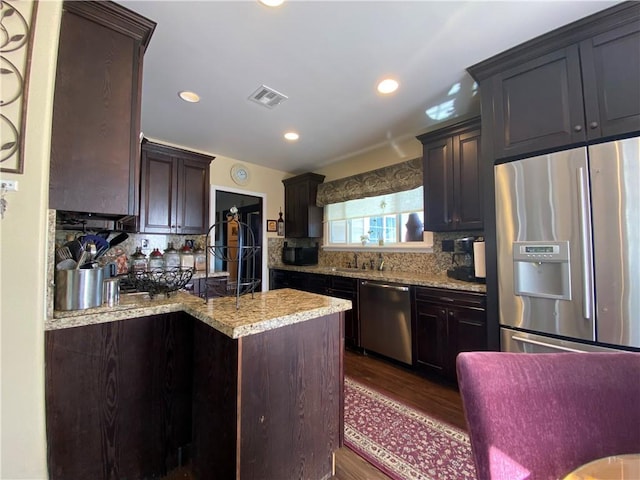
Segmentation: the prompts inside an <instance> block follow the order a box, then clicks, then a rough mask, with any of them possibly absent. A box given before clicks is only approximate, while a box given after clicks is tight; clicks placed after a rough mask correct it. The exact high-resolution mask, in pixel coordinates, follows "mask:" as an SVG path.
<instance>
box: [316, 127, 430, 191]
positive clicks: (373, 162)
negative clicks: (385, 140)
mask: <svg viewBox="0 0 640 480" xmlns="http://www.w3.org/2000/svg"><path fill="white" fill-rule="evenodd" d="M417 157H422V143H420V141H419V140H418V139H417V138H408V139H405V140H403V141H398V142H395V143H394V145H393V146H392V145H391V144H386V145H383V146H381V147H379V148H375V149H372V150H368V151H366V152H363V153H360V154H358V155H354V156H352V157H349V158H347V159H345V160H342V161H340V162H336V163H332V164H331V165H327V166H325V167H320V168H317V169H314V170H313V171H314V172H315V173H319V174H320V175H325V177H326V178H325V179H324V181H325V182H330V181H331V180H336V179H338V178H344V177H348V176H351V175H356V174H358V173H362V172H368V171H370V170H375V169H377V168H382V167H386V166H388V165H393V164H396V163H400V162H405V161H407V160H411V159H413V158H417Z"/></svg>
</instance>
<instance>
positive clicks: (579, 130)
mask: <svg viewBox="0 0 640 480" xmlns="http://www.w3.org/2000/svg"><path fill="white" fill-rule="evenodd" d="M573 131H574V132H581V131H582V125H576V126H575V127H573Z"/></svg>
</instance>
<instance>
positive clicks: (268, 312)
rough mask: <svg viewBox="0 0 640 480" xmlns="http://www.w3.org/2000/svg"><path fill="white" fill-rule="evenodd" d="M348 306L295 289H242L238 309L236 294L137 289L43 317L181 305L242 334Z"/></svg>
mask: <svg viewBox="0 0 640 480" xmlns="http://www.w3.org/2000/svg"><path fill="white" fill-rule="evenodd" d="M350 308H351V301H350V300H342V299H339V298H333V297H327V296H324V295H317V294H314V293H307V292H301V291H298V290H292V289H282V290H272V291H269V292H260V293H255V294H254V295H253V296H252V295H243V296H241V297H240V308H238V309H236V297H219V298H212V299H209V301H208V302H205V301H204V300H203V299H202V298H199V297H196V296H194V295H189V294H188V293H185V292H176V293H175V294H173V295H172V296H171V297H170V298H165V297H156V298H154V299H151V298H149V295H148V294H142V293H133V294H125V295H121V296H120V304H119V305H117V306H115V307H106V306H102V307H97V308H90V309H86V310H72V311H54V312H53V318H52V319H49V320H47V321H46V323H45V330H57V329H61V328H71V327H80V326H85V325H95V324H98V323H105V322H113V321H118V320H126V319H130V318H137V317H146V316H149V315H157V314H163V313H171V312H180V311H183V312H186V313H188V314H189V315H191V316H193V317H195V318H197V319H198V320H200V321H202V322H204V323H206V324H207V325H209V326H211V327H213V328H215V329H216V330H218V331H219V332H221V333H224V334H225V335H227V336H228V337H231V338H240V337H244V336H247V335H253V334H256V333H260V332H264V331H267V330H273V329H276V328H280V327H284V326H286V325H292V324H294V323H299V322H304V321H306V320H311V319H313V318H317V317H321V316H324V315H329V314H332V313H338V312H343V311H346V310H349V309H350Z"/></svg>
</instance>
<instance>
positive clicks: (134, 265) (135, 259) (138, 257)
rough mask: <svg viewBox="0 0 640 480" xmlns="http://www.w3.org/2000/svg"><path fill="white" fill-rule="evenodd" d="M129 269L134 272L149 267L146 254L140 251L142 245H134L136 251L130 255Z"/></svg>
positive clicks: (142, 270)
mask: <svg viewBox="0 0 640 480" xmlns="http://www.w3.org/2000/svg"><path fill="white" fill-rule="evenodd" d="M130 263H131V269H132V270H133V271H134V272H146V271H147V268H148V267H149V264H148V261H147V256H146V255H145V254H144V253H142V247H136V251H135V252H134V253H133V255H131V261H130Z"/></svg>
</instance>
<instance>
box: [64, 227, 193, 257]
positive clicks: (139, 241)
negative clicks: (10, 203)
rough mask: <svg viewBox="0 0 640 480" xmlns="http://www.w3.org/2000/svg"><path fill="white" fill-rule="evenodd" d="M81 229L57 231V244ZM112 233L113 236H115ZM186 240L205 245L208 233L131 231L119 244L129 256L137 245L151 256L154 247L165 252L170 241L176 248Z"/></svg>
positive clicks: (81, 233)
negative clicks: (175, 233)
mask: <svg viewBox="0 0 640 480" xmlns="http://www.w3.org/2000/svg"><path fill="white" fill-rule="evenodd" d="M83 234H84V233H83V232H81V231H74V230H58V229H56V233H55V243H56V246H58V245H62V244H64V243H65V241H66V239H67V236H68V235H70V236H72V237H75V236H76V235H77V236H80V235H83ZM114 236H115V234H112V235H111V237H114ZM185 240H193V243H194V245H196V244H199V245H202V246H204V244H205V240H206V235H159V234H155V233H154V234H145V233H130V234H129V238H127V239H126V240H125V241H124V242H122V243H121V244H120V245H119V246H120V247H121V248H122V249H123V250H124V251H125V253H126V254H127V256H130V255H131V254H132V253H133V252H135V251H136V247H142V252H143V253H144V254H145V255H147V256H149V254H150V253H151V252H152V251H153V249H154V248H157V249H159V250H160V251H161V252H164V251H165V249H166V248H167V245H168V243H169V242H173V246H174V248H176V249H180V248H181V247H182V246H183V245H184V242H185Z"/></svg>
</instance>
